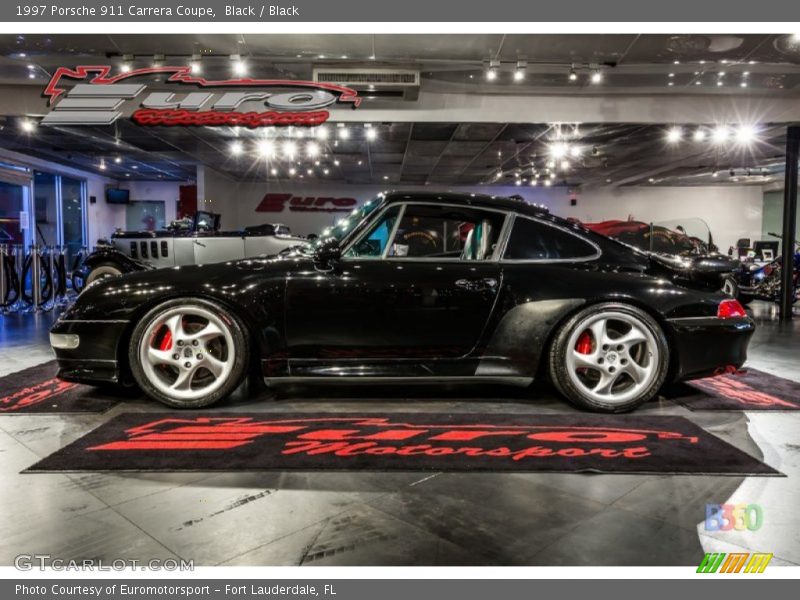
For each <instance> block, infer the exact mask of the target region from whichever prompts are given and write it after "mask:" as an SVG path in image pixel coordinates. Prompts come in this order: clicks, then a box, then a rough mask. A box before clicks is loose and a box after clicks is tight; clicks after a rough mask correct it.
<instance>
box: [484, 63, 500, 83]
mask: <svg viewBox="0 0 800 600" xmlns="http://www.w3.org/2000/svg"><path fill="white" fill-rule="evenodd" d="M499 69H500V61H499V60H490V61H489V68H488V69H487V70H486V80H487V81H494V80H495V79H497V71H498V70H499Z"/></svg>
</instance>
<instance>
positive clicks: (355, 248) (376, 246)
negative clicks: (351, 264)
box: [344, 204, 400, 258]
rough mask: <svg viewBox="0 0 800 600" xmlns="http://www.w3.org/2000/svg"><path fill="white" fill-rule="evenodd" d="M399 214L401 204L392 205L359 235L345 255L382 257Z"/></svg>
mask: <svg viewBox="0 0 800 600" xmlns="http://www.w3.org/2000/svg"><path fill="white" fill-rule="evenodd" d="M399 214H400V205H399V204H397V205H395V206H393V207H391V208H390V209H389V210H387V211H386V212H385V213H383V214H382V215H381V216H380V217H378V221H377V222H376V223H374V224H373V225H372V226H371V227H370V228H369V229H368V230H367V232H366V233H365V234H363V235H362V236H361V237H359V238H358V241H357V242H356V243H355V244H353V245H352V246H350V249H349V250H348V251H347V252H345V254H344V255H345V256H349V257H351V258H352V257H360V258H380V257H381V256H383V251H384V250H385V249H386V245H387V244H388V243H389V236H390V235H392V231H393V230H394V224H395V222H396V221H397V217H398V215H399Z"/></svg>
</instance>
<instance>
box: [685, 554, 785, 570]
mask: <svg viewBox="0 0 800 600" xmlns="http://www.w3.org/2000/svg"><path fill="white" fill-rule="evenodd" d="M772 556H773V555H772V554H767V553H765V552H754V553H752V554H750V553H749V552H729V553H726V552H711V553H709V554H706V555H705V556H704V557H703V561H702V562H701V563H700V566H699V567H697V572H698V573H763V572H764V569H766V568H767V565H768V564H769V562H770V561H771V560H772Z"/></svg>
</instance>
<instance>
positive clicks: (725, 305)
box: [717, 299, 747, 319]
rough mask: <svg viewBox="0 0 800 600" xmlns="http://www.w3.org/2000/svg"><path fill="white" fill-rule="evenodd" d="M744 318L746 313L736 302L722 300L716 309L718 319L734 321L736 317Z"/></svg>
mask: <svg viewBox="0 0 800 600" xmlns="http://www.w3.org/2000/svg"><path fill="white" fill-rule="evenodd" d="M746 316H747V313H746V312H745V310H744V306H742V305H741V304H739V301H738V300H733V299H729V300H723V301H722V302H720V303H719V307H718V308H717V318H718V319H735V318H737V317H746Z"/></svg>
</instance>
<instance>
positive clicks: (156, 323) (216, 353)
mask: <svg viewBox="0 0 800 600" xmlns="http://www.w3.org/2000/svg"><path fill="white" fill-rule="evenodd" d="M138 356H139V362H140V365H141V367H142V371H143V372H144V375H145V377H147V379H148V381H149V382H150V384H151V385H152V386H153V387H154V388H156V389H157V390H158V391H159V392H161V393H162V394H164V395H165V396H168V397H170V398H173V399H175V400H196V399H198V398H202V397H203V396H205V395H208V394H211V393H213V392H214V391H215V390H217V389H219V388H220V387H221V386H222V385H223V384H224V383H225V382H226V381H227V380H228V378H229V377H230V374H231V371H232V370H233V366H234V362H235V360H236V351H235V347H234V342H233V335H232V334H231V332H230V329H229V327H228V325H227V324H226V323H225V321H224V320H223V319H222V318H220V316H219V315H217V314H215V313H213V312H212V311H210V310H208V309H206V308H203V307H200V306H176V307H174V308H171V309H169V310H167V311H165V312H164V313H162V314H160V315H158V317H156V318H155V319H153V321H152V322H151V323H150V324H149V325H148V326H147V329H145V331H144V335H142V337H141V341H140V342H139V349H138Z"/></svg>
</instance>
